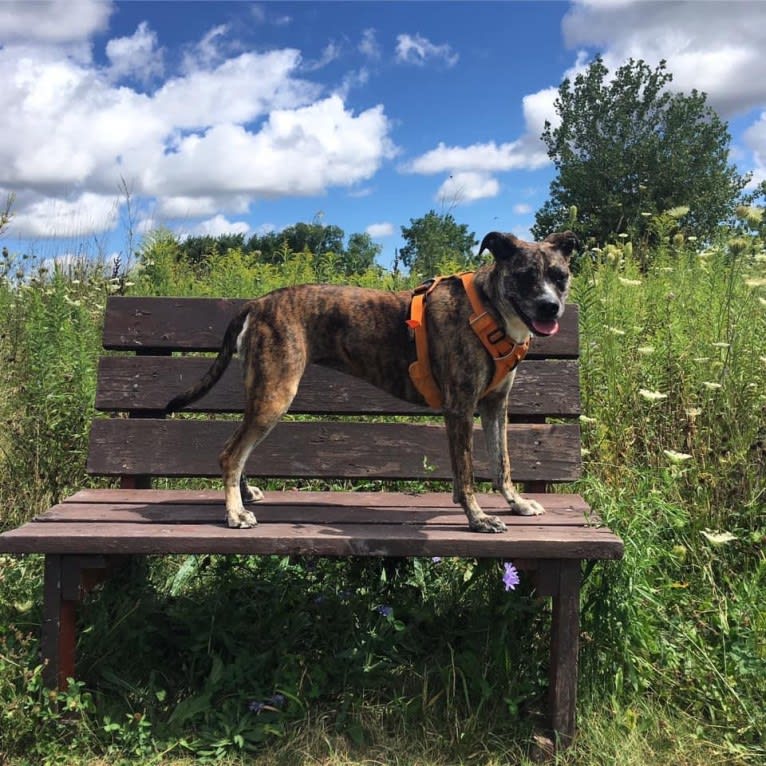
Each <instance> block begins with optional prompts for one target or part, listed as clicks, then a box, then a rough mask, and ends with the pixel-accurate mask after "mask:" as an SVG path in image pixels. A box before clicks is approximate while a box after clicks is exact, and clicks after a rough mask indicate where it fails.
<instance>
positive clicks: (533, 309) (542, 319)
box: [479, 231, 579, 336]
mask: <svg viewBox="0 0 766 766" xmlns="http://www.w3.org/2000/svg"><path fill="white" fill-rule="evenodd" d="M578 247H579V241H578V239H577V236H576V235H575V234H573V233H572V232H571V231H564V232H560V233H557V234H549V235H548V236H547V237H546V238H545V239H544V240H543V241H542V242H524V241H523V240H521V239H519V238H518V237H515V236H514V235H513V234H503V233H501V232H497V231H493V232H491V233H489V234H487V236H486V237H484V239H483V240H482V243H481V247H480V248H479V252H480V253H481V252H484V250H485V249H486V250H489V251H490V252H491V253H492V255H493V256H494V257H495V268H494V273H493V279H492V292H493V295H491V296H490V297H491V298H492V300H493V301H494V302H495V303H496V307H497V309H498V311H500V313H502V314H504V315H505V316H508V315H510V314H515V315H516V316H518V317H519V319H520V320H521V321H522V322H523V323H524V324H525V325H526V327H527V329H528V330H529V331H530V332H531V333H533V334H534V335H542V336H545V335H554V334H555V333H557V332H558V330H559V322H558V320H559V319H560V318H561V315H562V314H563V313H564V305H565V303H566V297H567V292H568V290H569V280H570V274H569V259H570V257H571V255H572V253H573V252H574V251H575V250H576V249H577V248H578Z"/></svg>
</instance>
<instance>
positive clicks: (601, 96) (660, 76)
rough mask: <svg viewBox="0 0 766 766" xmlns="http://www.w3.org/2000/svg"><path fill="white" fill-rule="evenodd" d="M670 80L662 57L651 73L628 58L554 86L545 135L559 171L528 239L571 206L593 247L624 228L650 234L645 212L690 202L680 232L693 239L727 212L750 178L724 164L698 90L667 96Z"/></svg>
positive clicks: (720, 127) (720, 142) (712, 115)
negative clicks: (612, 68)
mask: <svg viewBox="0 0 766 766" xmlns="http://www.w3.org/2000/svg"><path fill="white" fill-rule="evenodd" d="M672 79H673V77H672V75H671V73H670V72H668V71H667V69H666V65H665V62H664V61H662V62H660V64H659V66H658V67H657V68H656V69H654V70H653V69H651V68H650V67H649V65H647V64H646V63H645V62H644V61H641V60H638V61H635V60H633V59H630V60H629V61H628V62H627V63H625V64H623V65H622V66H621V67H620V68H619V69H617V71H616V72H615V73H614V77H613V78H610V76H609V70H608V69H607V67H606V66H605V65H604V62H603V61H602V59H601V58H596V59H595V60H594V61H593V62H592V63H591V64H590V66H589V67H588V69H587V70H586V71H585V72H583V73H582V74H579V75H577V77H575V79H574V81H571V80H569V79H566V80H564V81H563V82H562V83H561V85H560V86H559V90H558V98H557V99H556V102H555V106H556V112H557V113H558V116H559V118H560V124H559V125H558V126H557V127H554V126H553V125H552V124H551V123H550V122H546V123H545V129H544V131H543V134H542V140H543V141H544V142H545V145H546V147H547V149H548V156H549V157H550V158H551V159H552V160H553V163H554V165H555V167H556V170H557V172H558V175H557V176H556V178H555V179H554V180H553V181H552V182H551V186H550V198H549V199H548V201H547V202H546V203H545V204H544V205H543V207H542V208H541V209H540V210H539V211H538V212H537V214H536V216H535V225H534V227H533V228H532V233H533V234H534V236H535V238H538V239H539V238H542V237H544V236H545V235H547V234H549V233H550V232H552V231H557V230H559V229H561V228H563V227H564V226H565V225H567V224H568V219H569V215H570V209H571V208H572V207H576V208H577V211H578V221H577V223H576V224H575V230H576V231H577V233H578V234H580V235H581V236H582V237H583V238H585V239H587V238H592V239H593V240H595V241H596V242H598V243H600V244H603V243H604V242H606V241H607V240H608V239H609V237H610V236H614V235H616V234H619V233H623V232H624V233H627V234H628V235H629V236H630V237H632V238H633V239H634V240H636V241H638V242H640V241H642V240H644V239H646V238H649V237H650V229H649V219H650V218H651V216H653V215H657V214H660V213H662V212H664V211H667V210H670V209H671V208H676V207H679V206H687V207H688V208H689V213H688V215H687V216H685V217H684V220H683V228H684V230H685V232H686V233H687V234H693V235H695V236H697V237H698V238H700V239H706V238H708V237H710V236H711V235H712V234H713V233H714V232H715V230H716V228H717V227H718V226H719V224H720V223H721V222H722V221H724V220H726V219H727V218H728V217H730V216H731V214H732V212H733V210H734V208H735V207H736V204H737V199H738V197H739V194H740V192H741V191H742V189H743V188H744V186H745V184H746V183H747V178H743V177H742V176H740V175H739V174H738V173H737V171H736V169H735V168H734V166H733V165H730V164H729V162H728V159H729V142H730V135H729V132H728V128H727V125H726V123H725V122H723V121H722V120H721V119H720V118H719V116H718V115H717V114H716V112H715V111H714V110H713V109H712V108H711V107H709V106H708V105H707V103H706V101H707V97H706V95H705V94H704V93H700V92H698V91H696V90H693V91H692V92H691V94H689V95H685V94H682V93H671V92H670V91H669V90H668V89H667V86H668V85H669V83H670V82H671V81H672Z"/></svg>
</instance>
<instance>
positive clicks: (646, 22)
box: [562, 0, 766, 117]
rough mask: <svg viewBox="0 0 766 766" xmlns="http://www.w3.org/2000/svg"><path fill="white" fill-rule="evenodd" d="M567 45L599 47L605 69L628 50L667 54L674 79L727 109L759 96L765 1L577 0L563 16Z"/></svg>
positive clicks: (655, 56) (652, 58) (756, 101)
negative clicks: (654, 0)
mask: <svg viewBox="0 0 766 766" xmlns="http://www.w3.org/2000/svg"><path fill="white" fill-rule="evenodd" d="M562 29H563V32H564V38H565V41H566V43H567V45H568V46H569V47H571V48H577V47H579V46H588V47H590V48H592V49H598V50H600V51H601V52H602V55H603V57H604V61H605V63H606V64H607V66H608V67H609V68H610V69H613V68H614V67H616V66H619V65H620V64H621V63H622V62H623V61H625V60H626V59H627V58H629V57H632V58H635V59H644V60H645V61H647V62H648V63H649V64H651V65H652V66H655V65H656V64H658V63H659V61H660V60H661V59H666V60H667V63H668V70H669V71H670V72H672V73H673V84H672V87H673V89H675V90H682V91H685V92H688V91H690V90H692V88H696V89H697V90H701V91H705V92H706V93H707V94H708V96H709V100H710V103H711V105H712V106H713V107H715V108H716V109H717V110H718V111H720V112H721V113H722V114H723V115H724V116H725V117H726V116H731V115H732V114H735V113H738V112H743V111H746V110H748V109H750V108H752V107H754V106H759V105H761V104H763V102H764V100H766V80H765V79H764V78H763V77H760V76H758V75H756V73H758V72H760V71H762V68H763V50H764V47H766V3H762V2H743V1H742V0H724V1H723V2H717V1H715V0H714V1H713V2H706V3H691V2H675V3H647V2H640V0H622V1H621V2H603V0H600V1H598V2H596V1H594V0H581V1H580V2H577V3H575V4H574V5H573V6H572V8H571V9H570V10H569V12H568V13H567V15H566V16H565V17H564V20H563V22H562Z"/></svg>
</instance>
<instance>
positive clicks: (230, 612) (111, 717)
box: [0, 232, 766, 764]
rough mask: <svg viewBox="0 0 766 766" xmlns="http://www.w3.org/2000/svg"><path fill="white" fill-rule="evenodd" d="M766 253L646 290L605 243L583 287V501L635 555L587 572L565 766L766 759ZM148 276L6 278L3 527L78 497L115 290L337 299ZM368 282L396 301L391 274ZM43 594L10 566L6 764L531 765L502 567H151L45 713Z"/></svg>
mask: <svg viewBox="0 0 766 766" xmlns="http://www.w3.org/2000/svg"><path fill="white" fill-rule="evenodd" d="M762 247H763V243H762V242H761V241H760V240H758V239H757V238H754V237H751V238H744V239H743V238H742V237H740V238H738V239H736V240H734V241H733V242H732V241H727V240H722V242H721V243H720V244H719V245H717V246H716V247H713V248H710V249H709V250H706V251H703V252H699V251H698V249H697V248H695V247H694V246H690V245H689V243H683V242H676V243H675V245H674V246H670V245H668V246H667V247H664V248H662V249H660V250H658V251H657V252H654V253H652V254H651V256H652V257H651V258H647V259H644V261H642V263H641V264H637V263H635V262H634V260H633V258H632V256H631V252H630V247H629V246H628V245H620V246H617V245H615V246H610V247H609V248H608V249H605V250H604V251H593V252H590V253H587V254H585V256H584V257H583V258H582V259H581V261H580V263H579V264H578V275H577V277H576V279H575V282H574V288H573V293H574V295H573V297H574V299H575V300H576V301H577V302H578V303H579V304H580V306H581V346H582V371H583V372H582V395H583V405H584V417H583V418H582V430H583V445H584V448H585V464H586V472H585V476H584V478H583V479H582V480H581V481H580V482H578V484H577V485H576V487H575V489H576V490H578V491H580V492H582V493H583V494H584V495H585V496H586V498H587V499H588V500H589V501H590V502H591V504H592V505H593V506H594V508H595V509H596V510H597V511H598V512H599V513H600V514H601V516H602V517H603V518H604V519H605V521H606V522H607V523H608V524H609V525H610V526H612V527H613V528H614V529H615V530H616V531H617V532H618V533H620V534H621V535H622V536H623V538H624V540H625V543H626V556H625V559H624V561H623V562H621V563H619V564H599V565H597V566H595V567H594V568H592V569H590V570H589V571H588V572H586V578H585V586H584V592H583V646H582V652H581V666H582V669H581V695H580V711H581V724H582V725H581V727H580V736H579V739H578V742H577V743H576V745H575V748H574V749H573V750H571V751H570V752H569V753H568V754H567V755H565V756H561V757H560V759H559V760H560V762H561V763H573V764H574V763H589V764H590V763H592V764H601V763H603V764H611V763H618V762H619V763H627V764H630V763H657V764H660V763H689V764H697V763H699V764H701V763H703V762H705V763H708V762H709V761H710V760H711V759H718V760H719V761H721V762H732V763H737V762H741V763H746V762H756V761H758V760H759V759H761V758H764V757H766V751H764V748H763V745H762V739H763V736H764V732H765V731H766V715H765V714H764V706H763V703H762V701H763V699H764V698H766V639H765V638H764V637H765V636H766V613H765V612H764V610H763V608H762V604H763V603H764V597H765V596H766V559H765V558H764V553H763V542H764V539H765V538H766V521H764V508H765V507H766V492H765V489H766V472H765V471H764V469H765V468H766V427H765V426H764V412H765V409H764V408H765V407H766V398H765V394H766V264H764V256H763V253H762ZM139 262H140V266H139V267H138V268H137V269H135V270H134V271H133V272H131V274H129V275H123V277H122V278H119V279H111V278H110V277H111V275H105V274H104V272H103V269H101V268H93V267H90V268H81V269H79V270H75V271H64V270H61V269H59V270H54V271H52V272H46V271H44V270H43V271H40V269H39V264H29V263H23V262H22V263H19V262H12V259H11V258H10V257H9V258H8V259H6V268H5V270H4V273H3V275H2V277H1V278H0V318H1V319H2V324H3V328H4V329H3V332H2V336H1V337H0V354H1V355H2V359H3V364H2V366H0V386H1V387H2V389H1V390H2V392H3V394H2V399H0V417H1V418H2V422H3V424H4V429H3V432H2V434H0V447H1V449H2V452H1V453H0V459H1V460H2V469H1V470H0V502H2V509H3V511H2V512H3V525H4V526H10V525H13V524H17V523H19V522H20V521H22V520H23V519H25V518H29V517H30V516H31V515H33V514H34V513H36V512H38V511H40V510H42V509H43V508H44V507H46V506H47V505H49V504H50V503H51V502H53V501H55V500H57V499H58V498H60V497H61V496H63V495H65V494H67V493H68V492H69V491H70V490H72V489H74V488H78V487H79V486H82V485H84V484H86V483H87V482H88V478H87V477H86V476H85V472H84V462H85V450H86V440H87V430H88V423H89V421H90V418H91V412H92V401H93V395H94V385H95V384H94V380H95V372H94V371H95V365H96V360H97V357H98V354H99V335H100V321H101V316H102V310H103V305H104V302H105V299H106V296H107V295H108V294H109V293H110V292H112V291H127V292H132V293H134V294H175V295H178V294H185V295H230V296H239V295H248V296H249V295H257V294H260V293H263V292H266V291H268V290H271V289H273V288H275V287H278V286H281V285H283V284H294V283H299V282H306V281H338V280H339V279H340V278H339V277H338V276H337V274H336V272H337V269H335V268H334V267H333V264H332V262H331V261H323V260H318V261H317V260H315V259H313V257H312V256H311V255H310V254H307V253H303V254H294V253H290V252H285V254H284V258H283V263H282V264H281V265H279V266H273V265H264V264H259V263H258V262H257V260H253V259H252V258H251V257H247V256H245V255H243V254H242V253H241V252H239V251H236V250H233V251H228V252H225V253H213V254H212V255H211V258H209V259H208V261H207V262H206V263H204V264H203V265H201V266H197V267H190V266H188V265H186V264H184V263H182V262H180V261H179V258H178V248H177V245H176V243H175V242H174V240H173V238H172V237H171V236H169V235H168V234H167V233H162V232H159V233H157V234H155V235H154V236H153V237H152V238H150V239H149V240H147V242H146V243H145V244H144V248H143V251H142V253H141V257H140V259H139ZM445 270H447V271H448V270H450V265H449V264H445ZM355 279H356V281H357V283H358V284H362V285H369V286H379V287H383V288H387V289H390V288H398V287H403V286H405V284H406V281H405V279H404V278H402V277H401V276H398V275H394V274H390V273H387V272H384V271H382V270H380V269H373V270H370V271H368V272H366V273H365V274H362V275H359V276H358V277H356V278H355ZM40 578H41V562H40V559H39V557H35V556H30V557H24V558H14V557H2V558H0V596H1V598H0V711H2V712H0V719H1V720H2V725H0V761H3V759H7V760H11V758H13V759H15V760H16V761H17V762H19V763H24V762H29V763H44V762H64V763H75V762H78V761H81V762H88V761H89V760H91V759H98V758H100V759H102V761H101V762H109V763H117V762H126V763H127V762H136V763H150V762H167V763H170V762H175V761H174V760H173V759H178V762H191V761H192V760H195V761H197V760H200V759H203V760H204V759H208V760H215V759H219V760H223V761H224V762H226V761H227V760H228V761H233V760H236V759H237V758H239V757H240V756H243V755H244V754H248V753H249V754H251V756H253V757H255V756H254V754H258V755H257V760H256V761H253V762H257V763H264V764H266V763H295V762H329V763H334V764H342V763H373V762H378V763H379V762H386V763H423V764H426V763H434V764H436V763H458V762H465V763H487V764H491V763H498V764H499V763H507V762H515V763H516V762H518V763H521V762H523V761H524V759H525V757H526V756H527V755H529V753H530V746H529V743H530V742H531V741H532V740H531V739H530V735H531V733H532V730H533V727H534V726H535V725H536V722H537V721H539V719H540V714H541V712H542V710H543V709H544V702H545V694H544V692H545V685H546V680H547V678H546V662H547V651H546V641H547V626H548V620H549V615H548V613H547V611H546V608H545V606H541V605H540V604H538V603H537V602H536V601H535V600H534V599H533V598H531V594H530V592H529V588H528V585H527V584H526V583H524V582H523V583H522V587H521V590H520V592H517V593H514V594H508V593H506V592H505V591H504V590H503V589H502V586H501V582H500V569H499V565H498V564H495V563H487V562H484V563H477V562H473V561H469V560H459V559H445V560H444V561H442V562H434V561H431V560H430V559H429V560H415V561H410V562H403V563H399V564H397V565H396V566H389V567H385V568H384V567H381V566H380V563H379V562H375V561H363V560H350V561H334V560H323V559H318V560H308V559H281V558H276V557H274V558H261V559H257V558H243V557H225V558H221V557H211V556H195V557H186V558H182V557H165V558H161V559H152V560H151V561H150V562H149V563H148V565H147V566H146V567H137V568H136V570H135V571H133V572H132V573H131V572H128V573H126V574H124V575H123V576H122V577H121V579H120V580H119V581H112V582H109V583H107V585H106V586H105V587H104V590H103V592H102V593H100V594H99V598H97V599H94V600H92V601H89V602H87V603H86V604H85V605H84V610H85V612H86V614H85V618H86V619H85V624H87V625H90V626H91V627H90V628H89V630H88V631H87V632H86V633H85V634H84V635H83V636H82V637H81V641H80V647H79V650H80V657H81V658H82V663H81V673H82V679H83V680H82V681H81V682H78V684H76V685H73V686H72V687H71V688H70V689H69V691H68V692H66V693H63V694H61V695H59V696H58V698H57V699H56V700H52V699H51V698H50V697H49V696H48V694H47V693H46V692H45V691H44V690H43V688H42V684H41V679H40V668H39V666H38V663H37V659H36V651H37V635H38V628H39V620H40V614H39V602H40ZM233 605H235V608H232V606H233ZM62 708H63V709H64V710H67V709H69V710H71V711H75V712H77V713H78V718H77V719H76V722H75V721H73V719H72V718H71V717H67V716H65V715H62ZM264 746H265V747H264ZM296 753H297V754H298V755H296ZM184 759H186V761H185V760H184Z"/></svg>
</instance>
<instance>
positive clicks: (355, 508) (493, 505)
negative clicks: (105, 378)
mask: <svg viewBox="0 0 766 766" xmlns="http://www.w3.org/2000/svg"><path fill="white" fill-rule="evenodd" d="M158 491H161V490H158ZM117 492H119V490H116V491H109V492H108V494H103V495H102V497H103V498H104V499H105V502H93V501H88V500H85V499H80V500H76V499H74V498H70V499H69V500H67V501H66V502H64V503H60V504H59V505H56V506H54V507H53V508H51V509H50V510H49V511H46V512H45V513H43V514H41V515H40V516H38V517H37V518H36V519H35V521H38V522H44V523H59V522H74V521H76V522H104V521H108V522H121V523H125V522H130V523H136V524H151V523H157V522H160V523H163V524H204V523H207V524H219V523H222V520H223V517H224V504H223V493H222V492H218V493H214V492H210V493H208V495H207V497H206V498H205V499H203V500H192V499H189V500H187V501H186V502H183V501H182V500H181V498H174V499H173V500H172V501H171V502H163V501H162V500H161V499H160V497H161V496H158V495H156V494H154V492H155V490H148V491H147V490H144V491H143V492H144V493H145V494H144V495H143V500H139V499H136V500H132V501H131V500H128V501H122V502H121V501H119V500H118V499H117V496H116V493H117ZM176 492H180V493H181V494H182V495H183V494H184V493H183V491H182V490H176ZM341 494H344V495H345V498H344V500H343V501H341V502H336V499H335V498H336V496H337V495H341ZM138 497H140V495H139V496H138ZM171 497H172V495H171ZM423 497H424V498H426V497H427V499H424V500H422V501H421V502H420V504H418V505H416V504H414V503H413V502H412V501H413V499H415V496H412V495H405V494H401V495H398V496H397V495H395V494H391V493H382V492H348V493H337V492H336V493H333V492H301V491H296V490H287V491H285V492H280V493H275V494H274V495H273V497H269V496H268V495H267V497H266V500H265V501H263V502H261V503H257V504H255V505H253V506H252V510H253V512H254V513H255V514H256V516H257V518H258V522H259V523H261V524H264V523H277V522H281V523H290V524H305V523H313V524H337V523H358V524H425V523H428V524H436V525H455V524H462V523H465V514H464V513H463V511H462V509H461V508H460V507H459V506H457V505H455V504H454V503H453V502H452V497H451V495H448V494H447V493H428V496H425V495H424V496H423ZM529 497H532V498H533V499H535V500H537V501H538V502H539V503H541V504H543V506H544V507H545V509H546V513H545V518H544V519H543V520H542V521H544V523H545V525H546V526H580V527H583V526H595V525H596V524H597V523H598V519H596V518H595V517H594V516H592V515H591V516H586V513H587V512H588V510H589V509H588V507H587V505H586V504H585V502H584V501H583V500H582V498H580V497H579V496H578V495H565V494H547V495H546V494H535V495H529ZM478 500H479V504H480V505H481V506H482V507H483V508H484V509H485V510H492V511H493V512H496V513H500V514H501V515H502V516H503V518H504V519H506V521H507V524H508V525H509V526H513V527H515V526H529V525H539V524H540V523H541V519H540V518H539V517H535V516H513V515H511V514H510V513H509V512H508V505H507V503H505V501H504V500H503V498H502V497H501V496H500V495H497V494H484V493H482V494H481V495H479V496H478Z"/></svg>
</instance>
